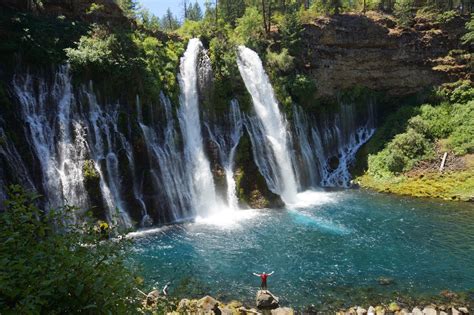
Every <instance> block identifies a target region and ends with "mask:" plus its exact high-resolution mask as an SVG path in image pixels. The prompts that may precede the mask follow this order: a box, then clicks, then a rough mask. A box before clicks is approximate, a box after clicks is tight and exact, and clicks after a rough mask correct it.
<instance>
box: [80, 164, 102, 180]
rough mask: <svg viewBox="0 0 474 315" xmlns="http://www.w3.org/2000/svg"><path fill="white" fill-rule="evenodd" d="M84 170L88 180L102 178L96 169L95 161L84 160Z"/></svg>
mask: <svg viewBox="0 0 474 315" xmlns="http://www.w3.org/2000/svg"><path fill="white" fill-rule="evenodd" d="M82 172H83V174H84V178H85V179H86V180H98V179H100V176H99V173H98V172H97V170H96V169H95V165H94V161H92V160H87V161H85V162H84V166H83V167H82Z"/></svg>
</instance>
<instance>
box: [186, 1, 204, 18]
mask: <svg viewBox="0 0 474 315" xmlns="http://www.w3.org/2000/svg"><path fill="white" fill-rule="evenodd" d="M187 19H188V20H191V21H200V20H202V10H201V6H200V5H199V3H198V2H197V1H196V2H194V4H190V5H189V6H188V15H187Z"/></svg>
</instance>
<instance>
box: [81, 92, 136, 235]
mask: <svg viewBox="0 0 474 315" xmlns="http://www.w3.org/2000/svg"><path fill="white" fill-rule="evenodd" d="M82 92H83V94H84V95H85V96H86V98H87V100H88V105H89V113H86V115H87V116H86V117H84V121H85V123H87V124H88V130H89V140H88V143H89V146H90V155H91V157H92V160H93V161H94V165H95V169H96V171H97V172H98V173H99V175H100V188H101V191H102V197H103V199H104V202H105V204H106V206H107V208H108V220H109V222H113V223H115V224H119V225H121V226H125V227H131V226H132V222H131V220H130V217H129V215H128V212H127V208H126V205H125V201H124V200H123V187H122V180H121V177H120V172H119V160H118V157H117V153H118V150H119V149H123V148H124V143H120V140H121V139H123V138H124V137H123V135H121V133H120V132H119V130H118V108H119V105H118V104H117V105H110V106H109V108H107V111H104V110H103V109H102V107H101V106H100V105H99V104H98V102H97V99H96V96H95V94H94V92H93V89H92V84H91V85H90V86H89V87H88V88H83V91H82ZM104 140H105V141H104ZM102 162H105V170H103V169H102Z"/></svg>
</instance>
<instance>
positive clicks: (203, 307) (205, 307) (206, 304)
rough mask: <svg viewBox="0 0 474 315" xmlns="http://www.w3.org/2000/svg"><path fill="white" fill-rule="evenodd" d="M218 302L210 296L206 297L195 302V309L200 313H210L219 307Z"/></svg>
mask: <svg viewBox="0 0 474 315" xmlns="http://www.w3.org/2000/svg"><path fill="white" fill-rule="evenodd" d="M219 304H220V302H219V301H218V300H216V299H215V298H213V297H212V296H209V295H206V296H205V297H203V298H202V299H200V300H199V301H197V307H198V309H199V310H200V311H204V312H211V311H213V310H214V309H216V308H217V307H218V306H219Z"/></svg>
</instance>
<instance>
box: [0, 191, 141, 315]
mask: <svg viewBox="0 0 474 315" xmlns="http://www.w3.org/2000/svg"><path fill="white" fill-rule="evenodd" d="M37 199H38V196H36V195H33V194H30V193H27V192H25V191H24V190H23V189H22V188H21V187H19V186H11V187H10V188H9V200H7V201H6V202H5V211H4V212H2V213H0V239H1V240H2V242H0V265H1V266H2V267H1V268H0V309H1V310H2V312H5V314H8V313H15V314H40V313H48V314H60V313H61V314H64V313H86V314H87V313H94V314H103V313H107V314H123V313H136V312H137V308H138V305H139V303H138V297H137V292H138V291H137V290H136V287H137V284H138V281H137V279H138V278H136V277H135V275H134V271H133V268H132V267H131V266H130V265H129V264H128V262H127V261H126V259H125V253H126V249H127V247H128V246H129V241H128V240H126V239H125V238H124V237H122V236H121V235H118V234H115V231H114V230H113V228H110V227H108V226H107V225H106V224H105V223H102V224H101V225H97V224H94V223H93V222H91V221H88V220H85V221H84V223H83V224H81V225H73V224H72V223H68V222H72V221H73V220H72V218H73V214H74V211H75V210H76V209H75V208H73V207H70V206H65V207H63V208H62V209H59V210H51V211H49V212H48V213H45V212H43V211H41V210H40V209H38V207H37V206H36V205H35V203H36V201H37ZM112 235H113V236H114V237H113V238H111V236H112Z"/></svg>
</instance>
